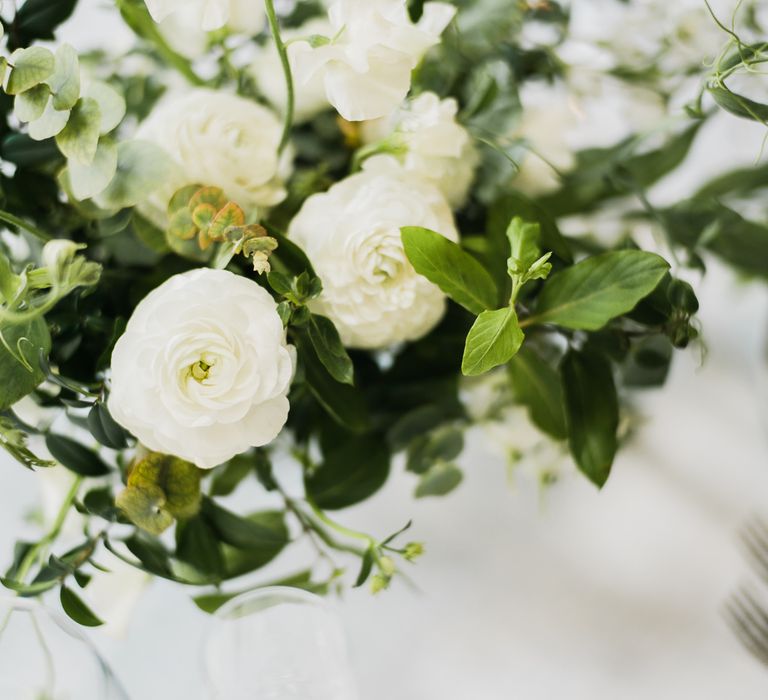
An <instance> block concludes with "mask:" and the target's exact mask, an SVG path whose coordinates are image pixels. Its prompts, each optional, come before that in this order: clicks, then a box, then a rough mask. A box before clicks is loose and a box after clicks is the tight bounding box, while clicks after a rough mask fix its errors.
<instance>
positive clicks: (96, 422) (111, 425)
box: [88, 401, 128, 450]
mask: <svg viewBox="0 0 768 700" xmlns="http://www.w3.org/2000/svg"><path fill="white" fill-rule="evenodd" d="M88 429H89V430H90V431H91V435H93V437H94V438H95V439H96V440H97V441H98V442H99V443H100V444H102V445H104V447H109V448H111V449H113V450H122V449H125V448H126V447H128V439H127V438H128V434H127V433H126V432H125V430H123V428H122V427H121V426H120V425H118V424H117V423H116V422H115V419H114V418H112V415H111V414H110V412H109V409H108V408H107V405H106V404H105V403H102V402H101V401H99V402H97V403H95V404H94V406H93V408H92V409H91V410H90V411H89V413H88Z"/></svg>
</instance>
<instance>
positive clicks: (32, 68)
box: [5, 46, 56, 95]
mask: <svg viewBox="0 0 768 700" xmlns="http://www.w3.org/2000/svg"><path fill="white" fill-rule="evenodd" d="M10 63H11V65H12V66H13V68H12V69H11V74H10V76H9V77H8V85H7V86H6V88H5V91H6V92H7V93H8V94H9V95H18V94H19V93H22V92H24V91H25V90H29V89H30V88H33V87H35V85H39V84H40V83H42V82H43V81H45V80H47V79H48V78H50V77H51V75H53V71H54V68H55V66H56V61H55V59H54V57H53V54H52V53H51V52H50V51H49V50H48V49H44V48H43V47H42V46H31V47H30V48H28V49H16V51H14V52H13V53H12V54H11V60H10Z"/></svg>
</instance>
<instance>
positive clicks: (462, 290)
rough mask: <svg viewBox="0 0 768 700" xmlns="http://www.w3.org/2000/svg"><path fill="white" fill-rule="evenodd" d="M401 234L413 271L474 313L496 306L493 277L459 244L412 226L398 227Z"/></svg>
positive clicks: (496, 294) (496, 293) (427, 230)
mask: <svg viewBox="0 0 768 700" xmlns="http://www.w3.org/2000/svg"><path fill="white" fill-rule="evenodd" d="M401 234H402V239H403V247H404V249H405V254H406V255H407V256H408V260H410V262H411V265H413V267H414V269H415V270H416V272H418V273H419V274H420V275H423V276H424V277H426V278H427V279H428V280H429V281H430V282H432V283H433V284H436V285H437V286H438V287H440V289H442V290H443V291H444V292H445V293H446V294H447V295H448V296H449V297H450V298H451V299H453V300H454V301H455V302H456V303H457V304H461V305H462V306H463V307H464V308H465V309H467V310H468V311H471V312H472V313H474V314H479V313H481V312H482V311H485V310H486V309H492V308H493V307H494V306H496V299H497V296H498V291H497V290H496V286H495V285H494V282H493V279H491V276H490V275H489V274H488V273H487V272H486V270H485V268H484V267H483V266H482V265H481V264H480V263H479V262H478V261H477V260H476V259H475V258H473V257H472V256H471V255H470V254H469V253H467V252H466V251H464V250H462V249H461V247H460V246H459V245H458V244H456V243H454V242H453V241H450V240H448V239H447V238H445V236H441V235H440V234H439V233H435V232H434V231H430V230H429V229H425V228H419V227H415V226H408V227H405V228H403V229H401Z"/></svg>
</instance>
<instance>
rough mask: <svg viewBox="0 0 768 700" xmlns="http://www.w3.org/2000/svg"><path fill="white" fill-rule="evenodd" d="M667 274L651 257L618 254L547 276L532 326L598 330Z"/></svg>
mask: <svg viewBox="0 0 768 700" xmlns="http://www.w3.org/2000/svg"><path fill="white" fill-rule="evenodd" d="M667 270H669V263H667V261H666V260H664V259H663V258H662V257H660V256H658V255H656V254H655V253H647V252H644V251H640V250H621V251H616V252H612V253H604V254H603V255H596V256H594V257H591V258H587V259H586V260H583V261H582V262H580V263H577V264H576V265H574V266H573V267H569V268H567V269H566V270H563V271H561V272H558V273H557V274H555V275H553V276H552V277H551V278H550V279H549V280H548V281H547V283H546V284H545V285H544V288H543V290H542V291H541V294H540V295H539V299H538V304H537V306H536V311H535V314H534V316H533V317H532V318H531V319H529V320H528V323H529V324H533V323H553V324H556V325H559V326H563V327H565V328H575V329H580V330H598V329H599V328H602V327H603V326H604V325H605V324H606V323H608V321H610V320H611V319H613V318H616V317H617V316H621V315H622V314H625V313H627V312H629V311H631V310H632V309H633V308H634V307H635V306H636V305H637V303H638V302H639V301H640V300H641V299H643V298H644V297H646V296H648V295H649V294H650V293H651V292H652V291H653V290H654V288H655V287H656V285H657V284H658V283H659V282H660V281H661V279H662V278H663V277H664V275H665V274H666V273H667Z"/></svg>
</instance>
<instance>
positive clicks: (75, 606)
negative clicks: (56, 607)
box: [59, 586, 104, 627]
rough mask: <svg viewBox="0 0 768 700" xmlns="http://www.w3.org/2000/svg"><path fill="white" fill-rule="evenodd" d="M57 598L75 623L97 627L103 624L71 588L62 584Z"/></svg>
mask: <svg viewBox="0 0 768 700" xmlns="http://www.w3.org/2000/svg"><path fill="white" fill-rule="evenodd" d="M59 599H60V601H61V607H62V609H63V610H64V612H65V613H67V615H69V617H71V618H72V619H73V620H74V621H75V622H77V624H79V625H83V626H84V627H99V626H101V625H103V624H104V622H103V621H102V620H100V619H99V618H98V617H96V615H95V614H94V612H93V611H92V610H91V609H90V608H89V607H88V606H87V605H86V604H85V603H84V602H83V601H82V599H81V598H80V597H79V596H78V595H77V593H75V592H74V591H73V590H72V589H71V588H68V587H67V586H62V587H61V591H60V595H59Z"/></svg>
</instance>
